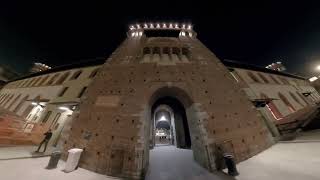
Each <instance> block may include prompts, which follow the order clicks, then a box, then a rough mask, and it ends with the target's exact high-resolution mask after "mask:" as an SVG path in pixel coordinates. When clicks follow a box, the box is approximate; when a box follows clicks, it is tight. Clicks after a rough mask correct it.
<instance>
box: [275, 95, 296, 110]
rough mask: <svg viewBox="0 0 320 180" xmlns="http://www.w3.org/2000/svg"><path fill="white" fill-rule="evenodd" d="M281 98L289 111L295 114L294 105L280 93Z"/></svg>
mask: <svg viewBox="0 0 320 180" xmlns="http://www.w3.org/2000/svg"><path fill="white" fill-rule="evenodd" d="M278 96H279V98H280V99H281V100H282V102H283V103H284V104H285V105H286V106H287V108H288V109H289V111H291V112H295V111H296V109H295V108H294V107H293V105H292V104H291V103H290V102H289V100H288V99H287V98H286V97H285V96H284V95H283V94H281V93H278Z"/></svg>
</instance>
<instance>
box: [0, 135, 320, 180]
mask: <svg viewBox="0 0 320 180" xmlns="http://www.w3.org/2000/svg"><path fill="white" fill-rule="evenodd" d="M319 150H320V143H319V142H308V141H306V142H301V143H278V144H276V145H274V146H273V147H271V148H269V149H268V150H266V151H264V152H262V153H260V154H258V155H256V156H254V157H252V158H250V159H248V160H246V161H244V162H241V163H240V164H238V165H237V168H238V171H239V173H240V175H239V176H237V177H235V178H233V177H230V176H227V175H225V174H224V173H214V174H212V173H209V172H207V171H206V170H205V169H203V168H202V167H201V166H199V165H198V164H196V163H195V162H194V161H193V159H192V151H191V150H181V149H176V148H175V147H172V146H161V147H159V148H156V149H154V150H153V151H151V153H150V167H149V171H148V173H147V176H146V179H147V180H170V179H174V180H179V179H185V180H208V179H210V180H232V179H234V180H288V179H290V180H302V179H306V180H319V179H320V171H319V167H320V151H319ZM48 161H49V157H42V158H27V159H14V160H0V174H1V179H5V180H25V179H32V180H43V179H46V180H57V179H59V180H67V179H68V180H73V179H77V180H87V179H88V180H110V179H117V178H111V177H107V176H105V175H101V174H97V173H94V172H91V171H88V170H85V169H82V168H79V169H78V170H76V171H74V172H71V173H64V172H62V171H61V170H62V169H63V167H64V162H63V161H60V162H59V166H58V168H57V169H52V170H47V169H45V167H46V165H47V164H48Z"/></svg>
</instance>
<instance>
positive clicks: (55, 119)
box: [50, 113, 61, 128]
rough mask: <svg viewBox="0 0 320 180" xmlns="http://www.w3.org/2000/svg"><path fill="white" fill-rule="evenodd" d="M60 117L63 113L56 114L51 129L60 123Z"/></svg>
mask: <svg viewBox="0 0 320 180" xmlns="http://www.w3.org/2000/svg"><path fill="white" fill-rule="evenodd" d="M60 116H61V113H57V114H56V116H55V117H54V119H53V121H52V123H51V125H50V128H51V127H52V126H54V125H56V123H57V122H58V120H59V118H60Z"/></svg>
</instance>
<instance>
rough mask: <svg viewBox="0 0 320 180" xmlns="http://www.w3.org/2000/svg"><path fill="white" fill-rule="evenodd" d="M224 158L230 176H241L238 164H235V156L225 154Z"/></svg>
mask: <svg viewBox="0 0 320 180" xmlns="http://www.w3.org/2000/svg"><path fill="white" fill-rule="evenodd" d="M223 158H224V161H225V163H226V166H227V168H228V174H229V175H230V176H237V175H239V172H238V171H237V167H236V163H235V162H234V158H233V155H232V154H229V153H225V154H223Z"/></svg>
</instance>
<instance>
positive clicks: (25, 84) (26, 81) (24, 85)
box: [22, 79, 30, 87]
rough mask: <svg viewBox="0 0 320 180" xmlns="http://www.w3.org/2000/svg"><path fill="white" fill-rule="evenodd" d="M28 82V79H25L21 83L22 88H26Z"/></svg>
mask: <svg viewBox="0 0 320 180" xmlns="http://www.w3.org/2000/svg"><path fill="white" fill-rule="evenodd" d="M29 82H30V79H26V80H25V82H24V83H23V85H22V87H27V84H28V83H29Z"/></svg>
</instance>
